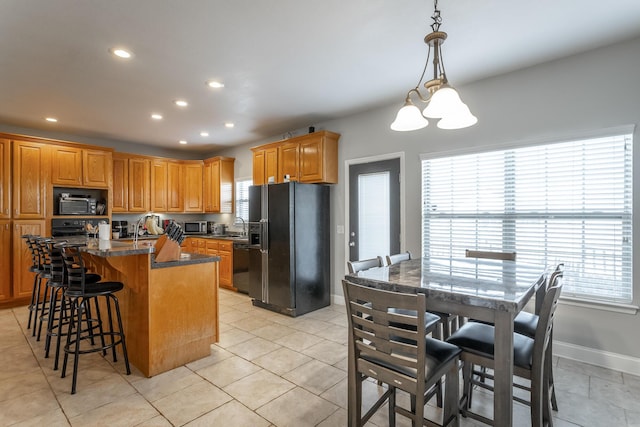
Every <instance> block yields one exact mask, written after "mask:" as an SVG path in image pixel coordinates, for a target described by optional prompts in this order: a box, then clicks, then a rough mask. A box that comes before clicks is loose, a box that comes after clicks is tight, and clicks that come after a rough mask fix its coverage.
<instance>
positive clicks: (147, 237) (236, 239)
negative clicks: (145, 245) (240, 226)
mask: <svg viewBox="0 0 640 427" xmlns="http://www.w3.org/2000/svg"><path fill="white" fill-rule="evenodd" d="M160 236H161V234H160V235H153V234H150V235H145V236H140V237H138V241H140V240H156V239H158V238H159V237H160ZM186 237H197V238H198V239H214V240H231V241H232V242H241V243H248V242H249V238H248V237H247V236H236V235H226V234H225V235H222V236H219V235H214V234H187V235H186ZM116 241H122V242H133V237H126V238H124V239H116Z"/></svg>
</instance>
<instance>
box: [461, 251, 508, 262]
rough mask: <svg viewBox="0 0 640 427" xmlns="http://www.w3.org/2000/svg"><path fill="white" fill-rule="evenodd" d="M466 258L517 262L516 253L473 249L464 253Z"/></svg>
mask: <svg viewBox="0 0 640 427" xmlns="http://www.w3.org/2000/svg"><path fill="white" fill-rule="evenodd" d="M464 256H465V257H467V258H484V259H497V260H502V261H515V260H516V253H515V252H509V251H507V252H494V251H476V250H471V249H466V250H465V251H464Z"/></svg>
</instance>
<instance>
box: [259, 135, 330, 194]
mask: <svg viewBox="0 0 640 427" xmlns="http://www.w3.org/2000/svg"><path fill="white" fill-rule="evenodd" d="M339 138H340V135H339V134H337V133H333V132H329V131H319V132H314V133H310V134H307V135H302V136H298V137H294V138H290V139H287V140H284V141H278V142H272V143H270V144H266V145H261V146H259V147H254V148H252V149H251V150H252V151H253V162H254V163H253V183H254V184H255V185H260V184H267V183H268V180H269V177H270V176H273V177H274V179H275V182H276V183H280V182H284V175H289V179H290V180H291V181H300V182H305V183H317V184H320V183H325V184H335V183H337V182H338V139H339ZM274 150H275V155H274Z"/></svg>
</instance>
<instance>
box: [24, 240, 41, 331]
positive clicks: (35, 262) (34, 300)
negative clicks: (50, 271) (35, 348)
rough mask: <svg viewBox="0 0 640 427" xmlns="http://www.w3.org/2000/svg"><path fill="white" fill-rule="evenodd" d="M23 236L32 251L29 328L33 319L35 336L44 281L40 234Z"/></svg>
mask: <svg viewBox="0 0 640 427" xmlns="http://www.w3.org/2000/svg"><path fill="white" fill-rule="evenodd" d="M21 237H22V238H23V239H24V240H25V243H26V244H27V248H28V249H29V252H30V253H31V266H30V267H29V271H30V272H32V273H33V288H32V291H31V302H30V303H29V306H28V307H27V308H28V310H29V321H28V322H27V329H31V320H32V319H33V324H34V327H33V336H35V335H36V332H35V331H36V328H35V321H36V319H37V317H38V310H39V309H40V285H41V282H42V278H41V277H40V273H41V272H42V269H41V266H40V254H39V252H38V248H37V246H36V238H38V237H40V236H36V235H33V234H24V235H22V236H21Z"/></svg>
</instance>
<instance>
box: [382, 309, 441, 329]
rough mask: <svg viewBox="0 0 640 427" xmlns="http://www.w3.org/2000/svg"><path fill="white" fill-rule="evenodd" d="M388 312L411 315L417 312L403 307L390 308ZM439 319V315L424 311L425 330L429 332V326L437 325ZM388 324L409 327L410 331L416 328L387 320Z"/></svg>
mask: <svg viewBox="0 0 640 427" xmlns="http://www.w3.org/2000/svg"><path fill="white" fill-rule="evenodd" d="M389 313H395V314H403V315H405V316H412V317H416V316H417V315H418V313H417V312H416V311H415V310H407V309H404V308H390V309H389ZM439 321H440V316H437V315H435V314H433V313H429V312H426V313H425V315H424V327H425V329H426V330H427V332H429V331H430V330H431V328H433V327H434V326H435V325H437V324H438V322H439ZM389 325H391V326H395V327H396V328H403V329H410V330H412V331H415V330H416V328H414V327H411V328H410V327H409V326H410V325H405V324H401V323H396V322H389Z"/></svg>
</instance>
